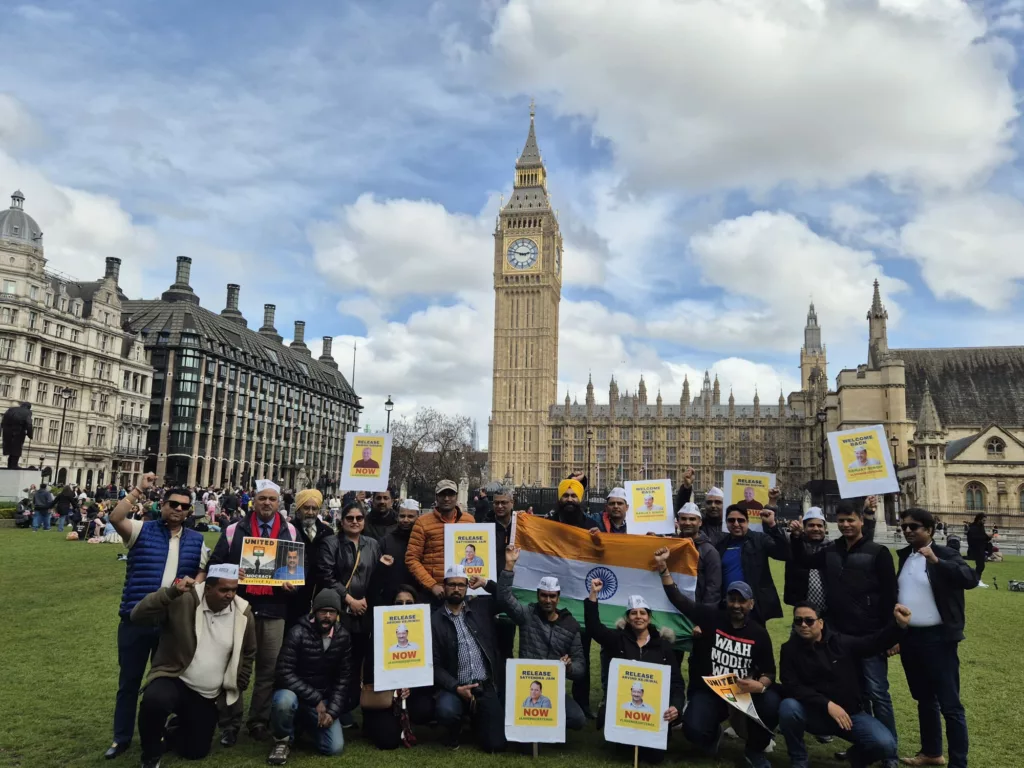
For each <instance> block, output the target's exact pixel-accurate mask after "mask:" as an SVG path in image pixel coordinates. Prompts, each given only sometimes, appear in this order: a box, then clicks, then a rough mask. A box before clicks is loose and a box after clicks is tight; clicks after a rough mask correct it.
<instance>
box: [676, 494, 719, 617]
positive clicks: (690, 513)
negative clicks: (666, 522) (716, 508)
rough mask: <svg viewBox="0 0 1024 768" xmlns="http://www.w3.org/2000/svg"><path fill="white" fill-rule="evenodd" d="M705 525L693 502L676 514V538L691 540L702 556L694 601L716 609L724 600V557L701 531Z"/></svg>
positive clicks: (698, 567)
mask: <svg viewBox="0 0 1024 768" xmlns="http://www.w3.org/2000/svg"><path fill="white" fill-rule="evenodd" d="M703 523H704V517H703V515H702V514H701V511H700V507H698V506H697V505H696V504H694V503H693V502H692V501H688V502H686V503H685V504H683V506H682V509H680V510H678V511H677V512H676V538H678V539H690V540H691V541H692V542H693V546H695V547H696V548H697V554H698V555H700V560H699V561H698V563H697V591H696V593H695V595H694V600H695V602H696V603H698V604H699V605H708V606H712V607H716V606H717V605H718V604H719V602H721V600H722V556H721V555H720V554H719V553H718V550H717V549H716V548H715V545H714V544H712V543H711V541H710V539H708V537H707V535H706V534H705V533H704V531H702V530H701V526H702V525H703Z"/></svg>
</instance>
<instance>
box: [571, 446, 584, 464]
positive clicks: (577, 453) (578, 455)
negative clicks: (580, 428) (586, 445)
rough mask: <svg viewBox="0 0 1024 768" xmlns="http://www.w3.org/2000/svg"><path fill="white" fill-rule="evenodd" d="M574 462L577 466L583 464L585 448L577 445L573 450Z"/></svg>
mask: <svg viewBox="0 0 1024 768" xmlns="http://www.w3.org/2000/svg"><path fill="white" fill-rule="evenodd" d="M572 460H573V461H574V462H576V464H577V466H578V465H580V464H582V463H583V446H582V445H577V446H574V447H573V449H572Z"/></svg>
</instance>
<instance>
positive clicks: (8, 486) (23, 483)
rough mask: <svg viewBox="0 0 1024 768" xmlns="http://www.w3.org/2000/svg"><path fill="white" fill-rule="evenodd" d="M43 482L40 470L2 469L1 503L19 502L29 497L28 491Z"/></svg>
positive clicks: (0, 475) (0, 477)
mask: <svg viewBox="0 0 1024 768" xmlns="http://www.w3.org/2000/svg"><path fill="white" fill-rule="evenodd" d="M42 481H43V474H42V472H40V471H39V470H38V469H0V501H14V502H18V501H21V500H22V499H24V498H25V497H26V496H28V495H29V494H28V492H27V491H26V489H27V488H28V487H29V486H30V485H35V486H37V487H38V485H39V484H40V483H41V482H42Z"/></svg>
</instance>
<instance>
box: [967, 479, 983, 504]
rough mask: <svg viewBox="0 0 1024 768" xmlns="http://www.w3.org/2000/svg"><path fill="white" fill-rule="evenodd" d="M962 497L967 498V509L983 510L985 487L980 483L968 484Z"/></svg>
mask: <svg viewBox="0 0 1024 768" xmlns="http://www.w3.org/2000/svg"><path fill="white" fill-rule="evenodd" d="M964 495H965V496H966V497H967V498H966V502H967V508H968V509H972V510H983V509H985V486H983V485H982V484H981V483H968V484H967V488H965V489H964Z"/></svg>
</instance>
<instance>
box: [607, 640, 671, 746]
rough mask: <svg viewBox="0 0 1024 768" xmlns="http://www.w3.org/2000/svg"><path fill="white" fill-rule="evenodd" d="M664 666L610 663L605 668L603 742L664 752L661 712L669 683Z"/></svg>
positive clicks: (664, 729)
mask: <svg viewBox="0 0 1024 768" xmlns="http://www.w3.org/2000/svg"><path fill="white" fill-rule="evenodd" d="M671 675H672V670H671V669H670V668H669V667H668V666H667V665H665V664H648V663H647V662H643V661H630V660H629V659H612V663H611V664H610V665H609V667H608V700H607V701H606V702H605V714H604V738H605V741H614V742H616V743H618V744H630V745H632V746H637V747H651V748H652V749H665V748H666V747H667V746H668V723H667V722H665V718H664V715H665V710H667V709H668V700H669V693H670V690H669V689H670V686H671V680H672V677H671Z"/></svg>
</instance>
